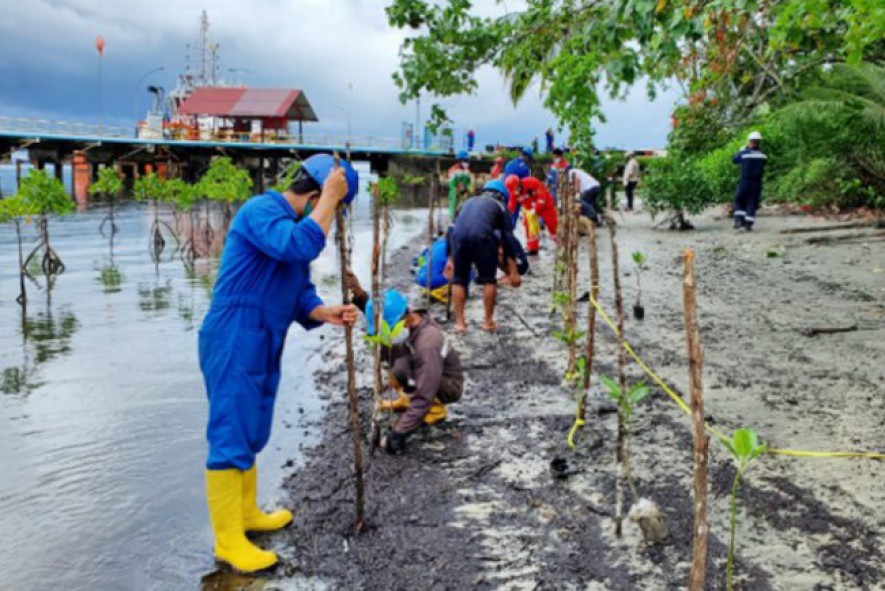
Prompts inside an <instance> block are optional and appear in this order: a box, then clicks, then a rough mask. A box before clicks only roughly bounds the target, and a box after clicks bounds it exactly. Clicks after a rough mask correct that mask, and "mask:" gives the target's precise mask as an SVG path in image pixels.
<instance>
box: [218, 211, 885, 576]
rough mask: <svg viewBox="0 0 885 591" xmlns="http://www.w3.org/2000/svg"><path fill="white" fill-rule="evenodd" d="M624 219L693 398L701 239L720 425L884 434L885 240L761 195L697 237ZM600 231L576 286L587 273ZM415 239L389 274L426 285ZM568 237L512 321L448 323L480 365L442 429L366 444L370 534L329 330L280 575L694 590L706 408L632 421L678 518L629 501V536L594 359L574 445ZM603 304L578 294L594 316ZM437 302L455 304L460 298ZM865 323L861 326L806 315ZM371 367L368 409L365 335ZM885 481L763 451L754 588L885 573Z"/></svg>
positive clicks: (749, 521)
mask: <svg viewBox="0 0 885 591" xmlns="http://www.w3.org/2000/svg"><path fill="white" fill-rule="evenodd" d="M618 221H619V225H620V227H621V229H620V231H619V251H620V253H621V269H622V271H623V274H624V277H623V279H622V284H623V286H624V298H625V308H627V310H629V309H630V308H631V304H632V301H633V299H634V298H635V276H634V271H633V265H632V262H631V261H630V259H629V254H630V253H631V252H633V251H634V250H641V251H643V252H644V253H645V254H646V255H647V256H648V263H647V265H646V270H645V271H643V276H642V279H643V281H642V283H643V303H644V305H645V308H646V316H645V320H644V321H641V322H639V321H636V320H634V319H633V318H632V317H628V320H627V324H626V336H627V338H628V340H629V341H630V342H631V343H632V344H633V345H634V347H635V348H636V350H637V352H638V353H639V355H640V356H641V357H642V358H643V359H644V360H645V361H646V362H647V363H648V364H649V365H650V366H651V367H652V368H653V369H655V370H656V371H657V372H658V373H659V374H660V375H661V376H662V377H663V378H664V379H665V380H666V381H667V382H669V383H670V384H672V385H673V386H674V387H675V388H676V389H677V390H678V391H679V392H681V393H683V395H684V396H685V397H686V398H687V392H688V369H687V361H686V353H685V348H686V346H685V335H684V326H683V320H682V297H681V293H682V292H681V253H682V251H683V249H685V248H686V247H692V248H694V249H695V252H696V261H697V272H698V285H699V290H698V306H699V324H700V327H701V339H702V346H703V347H704V351H705V367H704V383H705V389H706V412H707V415H708V421H709V422H710V423H712V424H713V425H715V426H716V427H717V428H718V429H720V430H723V431H726V432H731V431H733V430H734V429H736V428H739V427H751V428H754V429H756V430H757V431H758V432H759V434H760V437H761V438H763V439H764V440H765V441H767V442H769V443H770V444H772V445H776V446H778V447H785V448H797V449H810V450H875V451H879V452H881V451H883V450H885V429H883V426H885V425H883V423H885V408H883V406H885V398H883V393H885V363H883V360H885V242H876V241H870V240H867V239H860V240H854V241H849V242H835V243H830V244H809V243H807V239H808V238H811V237H814V236H821V235H826V236H838V235H840V234H848V233H857V232H858V231H859V230H858V229H853V230H845V231H844V232H840V231H837V232H821V233H820V234H817V233H803V234H781V233H780V230H782V229H785V228H791V227H811V226H813V225H815V224H818V225H821V226H822V225H825V224H828V223H829V222H826V221H824V220H817V219H813V218H801V217H779V216H765V215H763V216H762V217H761V218H760V220H759V222H758V224H757V231H755V232H753V233H751V234H736V233H733V231H732V230H731V228H730V222H729V221H728V220H721V219H717V218H716V216H715V215H714V214H712V213H711V214H709V215H706V216H703V217H700V218H697V219H695V220H693V221H694V222H695V223H696V225H697V230H695V231H693V232H686V233H678V232H671V231H667V230H655V229H653V228H652V227H651V224H650V223H649V219H648V217H647V216H646V215H644V214H639V213H637V214H627V215H626V217H623V216H619V217H618ZM861 232H864V231H863V230H861ZM869 232H871V230H870V231H869ZM421 241H423V237H422V238H418V239H416V240H415V241H413V242H415V243H418V242H421ZM585 246H586V243H585V242H582V245H581V267H580V277H579V281H580V282H581V289H580V290H579V293H582V292H583V291H586V288H587V285H588V283H589V279H588V272H587V270H586V269H587V258H586V250H585ZM599 247H600V248H599V251H600V252H599V254H600V263H601V273H602V286H601V290H602V292H601V297H600V300H601V302H602V304H603V305H604V306H605V308H606V310H608V311H609V312H610V313H613V312H614V305H613V296H612V293H611V258H610V250H609V245H608V234H607V233H606V232H605V231H603V232H602V233H600V241H599ZM769 251H770V252H777V253H778V256H774V257H770V256H768V254H767V253H768V252H769ZM414 254H415V253H414V252H413V251H412V250H408V251H406V250H401V251H397V252H396V253H394V255H393V256H392V263H391V267H390V268H391V278H390V283H391V284H392V286H394V287H399V288H404V289H408V290H409V292H410V293H411V294H412V295H416V293H417V292H416V289H413V287H412V286H411V283H410V277H409V275H408V271H407V269H408V264H409V262H410V261H411V257H412V256H414ZM552 256H553V254H552V249H550V248H549V243H548V244H547V248H545V249H543V250H542V251H541V255H540V257H539V258H538V260H537V262H536V263H535V264H534V265H533V266H532V270H531V275H530V276H528V277H526V278H525V281H524V283H523V287H522V288H521V289H519V290H514V289H511V288H502V289H501V291H500V296H499V302H500V306H499V310H498V320H499V323H500V325H501V329H500V331H499V332H498V333H497V334H496V335H491V334H488V333H485V332H483V331H481V330H479V326H480V322H481V314H482V310H481V306H482V303H481V301H480V299H479V298H478V297H476V295H474V296H473V297H472V298H471V300H470V301H469V304H468V319H469V321H470V322H471V326H470V330H469V332H468V333H467V334H466V335H464V336H454V335H453V333H452V330H451V325H447V326H446V330H447V331H448V332H449V334H450V335H452V338H453V343H454V344H455V346H456V347H457V348H458V350H459V351H460V352H461V354H462V360H463V361H464V364H465V366H466V373H467V378H468V380H467V386H466V389H465V394H464V398H463V400H462V401H461V402H460V403H458V404H455V405H452V406H451V407H449V420H448V421H446V423H444V424H443V425H442V426H438V427H435V428H425V429H423V431H422V432H421V433H419V434H418V435H417V436H413V437H412V438H411V439H410V441H409V446H408V451H407V453H406V455H404V456H401V457H390V456H388V455H387V454H385V453H384V452H381V451H379V452H377V453H375V454H374V455H370V454H367V466H368V468H367V473H366V497H367V506H366V510H367V521H368V524H369V529H368V531H367V532H365V533H363V534H361V535H354V534H353V520H354V509H353V498H354V485H353V474H352V460H351V458H352V449H351V439H350V434H349V432H348V430H347V422H346V420H345V412H346V406H345V394H344V391H345V390H344V380H345V375H344V369H343V362H342V360H343V345H342V344H341V342H340V341H334V340H330V339H326V340H325V341H324V343H323V347H325V349H324V351H323V352H322V356H323V357H324V358H325V359H326V360H327V361H328V362H329V369H328V370H324V371H322V372H320V373H318V374H317V375H316V376H315V382H316V388H317V391H318V393H319V395H320V396H322V397H324V398H326V399H327V400H328V404H329V406H328V412H327V413H326V415H325V418H324V419H323V420H322V421H321V422H320V423H319V424H317V425H315V427H316V428H318V429H321V430H322V432H323V433H324V437H323V440H322V443H321V444H320V445H318V446H317V447H316V448H314V449H313V450H312V451H310V452H309V453H308V455H307V461H306V464H305V465H304V466H303V467H301V468H300V469H298V470H297V472H295V473H293V474H292V475H291V477H289V478H288V479H287V480H286V482H285V484H284V494H283V497H284V498H288V499H289V501H290V503H291V505H292V506H293V508H294V510H295V523H294V527H291V528H290V529H288V530H286V531H285V532H283V533H281V534H277V535H274V536H272V537H268V538H266V539H265V540H263V541H264V543H266V544H268V545H270V546H272V547H273V548H274V549H275V550H277V551H278V552H280V555H281V558H282V564H281V565H280V566H279V567H278V568H277V570H276V571H275V572H274V573H273V574H272V576H271V579H270V580H265V581H264V583H269V585H270V587H271V588H274V587H278V588H310V589H320V588H328V589H591V590H594V591H596V590H599V591H601V590H632V589H637V590H656V589H684V588H685V587H686V581H687V579H688V569H689V565H690V561H691V549H690V535H691V528H692V526H691V523H692V502H691V497H690V495H691V492H690V491H691V470H692V465H691V457H692V453H691V431H690V423H689V420H688V418H687V416H685V415H684V414H683V413H682V412H681V411H680V410H679V409H678V408H677V407H676V406H675V405H674V404H673V403H672V402H671V401H670V400H669V399H668V398H667V397H666V396H665V395H664V394H663V392H661V391H659V390H658V389H657V388H654V389H653V394H652V396H651V397H650V398H649V399H648V400H647V401H646V402H644V403H643V404H642V405H641V406H640V408H639V409H638V411H637V413H636V418H635V420H634V424H633V428H632V431H633V443H632V456H633V471H634V479H635V483H636V487H637V489H638V492H639V495H640V496H643V497H648V498H651V499H653V500H654V501H655V502H657V503H658V505H659V506H660V508H661V510H662V512H663V514H664V517H665V519H666V522H667V525H668V528H669V532H670V535H669V537H668V539H667V540H666V542H665V543H664V544H663V545H660V546H646V545H645V544H644V543H643V541H642V538H641V534H640V531H639V529H638V527H637V526H636V525H635V524H634V523H631V522H629V521H625V523H624V535H623V537H622V538H617V537H615V535H614V519H613V507H614V473H615V471H614V469H615V463H614V455H615V453H614V434H615V428H616V415H615V414H614V412H612V411H613V409H612V407H611V405H610V403H608V402H607V400H606V399H605V397H604V395H603V394H602V392H601V390H600V388H599V386H598V381H597V379H596V377H595V376H594V380H593V384H594V385H593V388H592V392H591V395H590V400H591V408H590V409H589V410H588V419H589V420H588V423H587V425H586V427H584V429H583V430H582V431H581V432H580V435H579V437H578V441H579V445H578V449H577V450H576V451H571V450H569V449H568V447H567V445H566V435H567V433H568V430H569V428H570V426H571V424H572V421H573V416H574V399H573V398H572V396H571V395H570V393H569V391H568V390H567V389H565V388H564V387H563V386H562V384H561V382H562V375H563V372H564V370H565V364H566V351H565V346H564V345H562V344H561V343H559V342H558V341H556V340H555V339H554V338H552V336H551V334H552V331H553V330H554V329H555V328H557V325H558V322H557V321H556V320H555V319H553V318H551V316H550V314H549V311H550V304H551V286H552V277H551V273H552ZM362 279H363V281H364V282H365V283H367V282H368V277H364V278H362ZM586 306H587V304H579V309H580V310H581V312H580V318H579V323H580V324H581V325H582V326H583V325H584V324H585V320H586V313H587V309H586ZM515 312H518V314H519V315H520V316H521V317H522V319H524V321H525V323H523V322H522V321H520V319H518V318H517V317H516V314H515ZM434 314H435V316H437V317H443V316H444V311H443V309H442V308H436V309H435V310H434ZM849 325H856V326H857V330H855V331H852V332H845V333H838V334H821V335H818V336H813V337H812V336H805V332H804V331H807V330H808V329H811V328H823V327H844V326H849ZM597 331H598V332H597V343H599V345H598V349H597V356H596V360H595V370H596V372H601V373H606V374H609V375H613V374H614V373H615V372H616V363H617V345H616V343H615V341H614V340H613V338H612V333H611V332H610V331H609V329H608V328H606V327H605V326H604V325H602V324H601V323H600V324H599V325H598V328H597ZM357 367H358V385H359V386H360V388H361V395H362V397H363V400H364V411H365V412H364V413H363V416H364V418H365V420H364V424H365V426H366V429H368V416H369V414H370V411H369V407H370V399H371V360H370V357H369V355H368V352H367V351H366V350H365V348H363V347H358V356H357ZM628 376H629V378H628V379H629V381H630V382H631V383H632V382H635V381H638V380H641V379H643V374H642V372H641V370H640V369H639V368H638V367H637V366H636V365H635V364H633V363H631V364H630V365H629V367H628ZM366 450H367V452H368V447H367V448H366ZM711 450H712V451H711V464H710V466H711V475H710V483H711V491H710V517H711V538H710V559H709V567H708V568H709V572H708V577H707V587H708V588H709V589H724V588H725V555H726V549H727V543H728V518H729V499H728V491H729V487H730V484H731V478H732V475H733V468H732V467H731V463H730V457H729V456H728V455H727V452H726V450H725V449H724V448H722V447H721V445H719V444H718V443H716V442H714V441H711ZM554 457H564V458H566V459H567V461H568V463H569V466H570V468H571V469H572V474H571V475H570V476H569V477H568V478H566V479H564V480H557V479H554V478H552V476H551V473H550V469H549V464H550V461H551V460H552V459H553V458H554ZM883 482H885V464H883V463H882V462H877V461H871V460H846V459H804V458H803V459H797V458H784V457H771V456H766V457H763V458H761V459H759V460H757V461H756V463H754V465H753V467H752V468H751V469H750V471H749V473H748V474H747V476H746V479H745V480H744V482H743V484H742V487H741V493H740V498H741V502H740V509H739V525H738V534H737V536H738V550H737V561H736V573H737V579H736V583H737V588H739V589H752V590H766V589H772V590H782V589H783V590H786V589H789V590H792V589H797V590H798V589H809V590H811V589H815V590H840V589H845V590H848V589H865V590H867V589H869V590H872V589H885V550H883V546H882V540H883V539H885V536H883V534H885V513H883V511H882V507H883V506H885V487H883V486H882V483H883ZM228 583H230V581H228ZM255 583H256V581H254V580H251V581H250V579H247V578H244V579H242V581H241V584H242V585H244V586H246V585H254V584H255Z"/></svg>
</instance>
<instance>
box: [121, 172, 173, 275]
mask: <svg viewBox="0 0 885 591" xmlns="http://www.w3.org/2000/svg"><path fill="white" fill-rule="evenodd" d="M132 194H133V196H134V197H135V200H136V201H150V203H151V208H152V210H153V220H152V221H151V229H150V233H149V238H148V241H149V242H148V244H149V249H150V252H151V259H152V260H153V261H154V262H159V260H160V256H161V255H162V254H163V250H164V249H165V248H166V239H165V237H164V236H163V231H162V228H161V226H165V227H166V229H167V230H168V231H169V234H170V235H172V236H173V237H174V236H175V232H173V231H172V228H170V227H169V224H167V223H166V222H164V221H162V220H160V202H161V201H165V200H166V199H167V198H168V191H167V186H166V182H165V181H164V180H163V179H162V178H160V177H159V176H157V175H156V174H155V173H153V172H150V173H148V174H146V175H144V176H141V177H138V178H137V179H135V182H134V183H133V185H132ZM176 241H177V238H176Z"/></svg>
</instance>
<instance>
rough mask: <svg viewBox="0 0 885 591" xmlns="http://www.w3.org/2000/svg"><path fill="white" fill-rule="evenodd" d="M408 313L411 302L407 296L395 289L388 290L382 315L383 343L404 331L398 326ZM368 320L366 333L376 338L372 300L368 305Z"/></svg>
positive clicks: (385, 294)
mask: <svg viewBox="0 0 885 591" xmlns="http://www.w3.org/2000/svg"><path fill="white" fill-rule="evenodd" d="M408 311H409V300H408V299H406V296H404V295H403V294H402V293H400V292H398V291H397V290H395V289H388V290H387V291H385V292H384V312H383V313H382V315H381V338H382V342H384V341H385V337H387V338H391V337H394V336H396V333H398V332H399V331H400V330H402V328H401V327H398V326H397V325H398V324H400V322H401V321H402V320H403V318H404V317H405V315H406V312H408ZM366 320H367V321H368V325H367V327H366V332H367V333H369V336H375V311H374V305H373V303H372V299H369V303H368V304H366Z"/></svg>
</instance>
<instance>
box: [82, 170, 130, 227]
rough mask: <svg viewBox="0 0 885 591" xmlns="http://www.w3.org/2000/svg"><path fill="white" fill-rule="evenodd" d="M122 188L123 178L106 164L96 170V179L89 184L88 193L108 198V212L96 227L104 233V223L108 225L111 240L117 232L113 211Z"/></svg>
mask: <svg viewBox="0 0 885 591" xmlns="http://www.w3.org/2000/svg"><path fill="white" fill-rule="evenodd" d="M122 190H123V180H122V179H121V178H120V174H119V173H118V172H117V171H116V170H115V169H114V168H112V167H110V166H106V167H104V168H102V169H101V170H99V171H98V180H96V181H95V182H94V183H92V185H90V186H89V194H90V195H97V196H100V197H104V198H105V199H107V200H108V213H107V215H106V216H105V217H104V218H103V219H102V220H101V224H100V225H99V227H98V230H99V232H101V233H102V235H104V228H105V224H108V225H109V226H110V235H111V241H112V242H113V238H114V234H116V233H117V231H118V228H117V224H116V222H115V221H114V213H115V209H116V204H117V198H118V197H119V196H120V191H122Z"/></svg>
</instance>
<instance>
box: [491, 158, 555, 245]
mask: <svg viewBox="0 0 885 591" xmlns="http://www.w3.org/2000/svg"><path fill="white" fill-rule="evenodd" d="M504 182H505V184H506V186H507V189H508V190H509V191H510V200H509V201H508V203H507V209H508V210H509V211H510V213H513V212H515V211H516V208H517V205H521V206H522V207H523V209H524V210H525V212H526V213H527V214H528V215H525V216H523V223H524V224H525V236H526V250H527V251H528V253H529V254H538V250H539V249H540V247H541V236H540V232H539V231H538V228H536V227H533V225H534V224H532V223H531V220H530V217H531V213H533V214H534V215H536V216H537V217H539V218H541V219H542V220H544V225H545V226H546V227H547V231H548V232H549V233H550V237H551V238H552V239H553V240H554V241H556V225H557V218H556V203H555V202H554V200H553V195H551V194H550V191H549V190H548V189H547V186H546V185H545V184H544V183H543V182H541V181H539V180H538V179H536V178H535V177H527V178H524V179H520V178H519V177H517V176H516V175H514V174H512V175H510V176H508V177H507V179H506V180H505V181H504ZM529 212H531V213H529Z"/></svg>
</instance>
